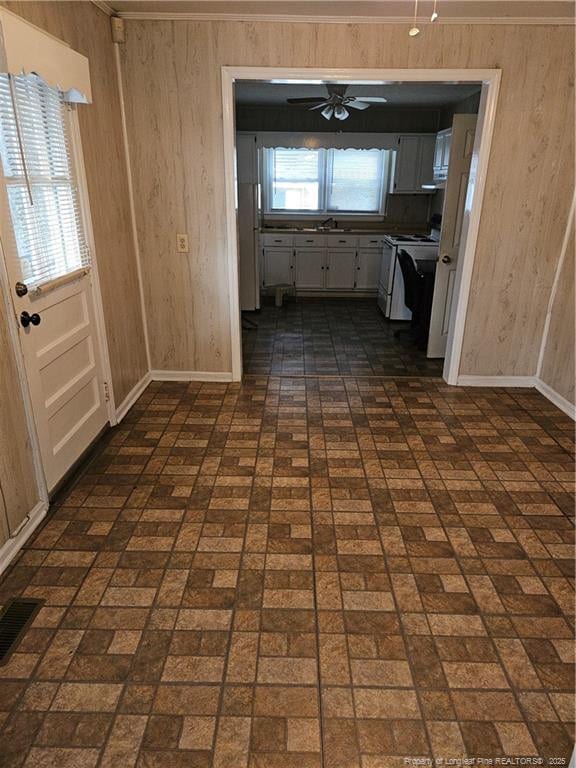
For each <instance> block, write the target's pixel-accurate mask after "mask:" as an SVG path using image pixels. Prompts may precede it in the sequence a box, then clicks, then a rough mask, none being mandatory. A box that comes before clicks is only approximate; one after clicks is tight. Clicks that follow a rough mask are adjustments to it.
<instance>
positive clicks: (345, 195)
mask: <svg viewBox="0 0 576 768" xmlns="http://www.w3.org/2000/svg"><path fill="white" fill-rule="evenodd" d="M382 154H383V150H380V149H330V150H328V172H329V183H328V201H327V208H328V210H329V211H363V212H370V213H377V212H378V211H379V210H380V204H381V197H382Z"/></svg>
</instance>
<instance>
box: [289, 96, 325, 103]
mask: <svg viewBox="0 0 576 768" xmlns="http://www.w3.org/2000/svg"><path fill="white" fill-rule="evenodd" d="M286 101H287V103H288V104H317V103H318V102H319V101H326V97H325V96H311V97H310V98H307V99H286Z"/></svg>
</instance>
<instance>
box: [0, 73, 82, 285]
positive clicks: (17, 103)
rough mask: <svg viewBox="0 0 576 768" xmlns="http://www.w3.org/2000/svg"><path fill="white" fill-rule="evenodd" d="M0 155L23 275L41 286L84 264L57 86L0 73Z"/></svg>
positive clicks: (63, 111) (63, 113) (66, 130)
mask: <svg viewBox="0 0 576 768" xmlns="http://www.w3.org/2000/svg"><path fill="white" fill-rule="evenodd" d="M0 154H1V157H2V169H3V172H4V181H5V184H6V188H7V193H8V203H9V206H10V216H11V219H12V225H13V229H14V236H15V240H16V248H17V252H18V258H19V261H20V265H21V269H22V279H23V280H24V282H25V283H26V284H27V285H28V287H29V288H30V287H39V286H41V285H42V284H44V283H46V282H48V281H50V280H53V279H55V278H57V277H62V276H64V275H66V274H69V273H70V272H74V271H76V270H78V269H81V268H82V267H87V266H89V264H90V254H89V250H88V247H87V243H86V237H85V233H84V227H83V223H82V216H81V211H80V203H79V197H78V188H77V183H76V179H75V174H74V164H73V157H72V149H71V138H70V134H69V122H68V119H67V106H66V103H65V101H64V99H63V96H62V94H61V93H60V92H59V91H58V89H57V88H54V87H52V86H49V85H47V84H46V83H45V82H43V80H42V79H41V78H39V77H38V76H36V75H16V76H14V75H7V74H0Z"/></svg>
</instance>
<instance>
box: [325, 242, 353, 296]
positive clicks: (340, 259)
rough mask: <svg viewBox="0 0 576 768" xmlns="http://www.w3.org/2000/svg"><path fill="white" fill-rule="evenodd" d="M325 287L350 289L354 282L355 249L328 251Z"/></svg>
mask: <svg viewBox="0 0 576 768" xmlns="http://www.w3.org/2000/svg"><path fill="white" fill-rule="evenodd" d="M326 266H327V272H326V288H330V289H332V290H341V291H344V290H345V291H351V290H353V289H354V285H355V282H356V251H355V250H354V251H353V250H347V249H344V248H343V249H342V250H334V251H329V252H328V258H327V264H326Z"/></svg>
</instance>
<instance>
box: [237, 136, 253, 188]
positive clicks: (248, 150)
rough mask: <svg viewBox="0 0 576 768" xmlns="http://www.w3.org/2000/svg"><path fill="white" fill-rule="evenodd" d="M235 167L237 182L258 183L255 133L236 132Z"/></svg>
mask: <svg viewBox="0 0 576 768" xmlns="http://www.w3.org/2000/svg"><path fill="white" fill-rule="evenodd" d="M236 169H237V174H238V184H257V183H258V154H257V151H256V134H255V133H237V134H236Z"/></svg>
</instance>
